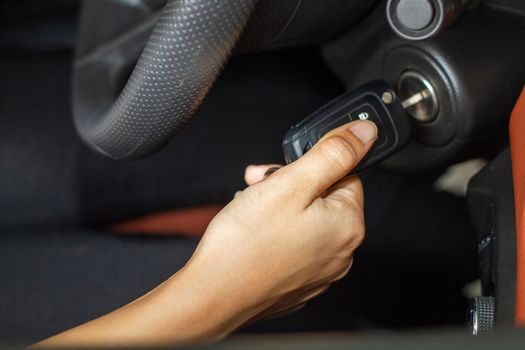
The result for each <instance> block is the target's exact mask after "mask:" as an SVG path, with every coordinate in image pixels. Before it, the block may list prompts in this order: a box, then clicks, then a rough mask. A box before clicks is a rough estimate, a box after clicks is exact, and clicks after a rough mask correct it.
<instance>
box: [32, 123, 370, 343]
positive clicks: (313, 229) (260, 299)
mask: <svg viewBox="0 0 525 350" xmlns="http://www.w3.org/2000/svg"><path fill="white" fill-rule="evenodd" d="M376 139H377V128H376V127H375V125H374V124H373V123H371V122H369V121H358V122H353V123H350V124H347V125H345V126H342V127H340V128H338V129H335V130H333V131H331V132H330V133H329V134H327V135H326V136H325V137H324V138H323V139H322V140H321V141H320V142H319V143H318V144H317V145H315V146H314V147H313V148H312V150H310V151H309V152H308V153H307V154H306V155H305V156H303V157H302V158H301V159H299V160H298V161H296V162H294V163H292V164H290V165H288V166H285V167H281V168H280V169H279V170H278V171H276V172H275V173H273V174H272V175H271V176H269V177H268V178H265V173H266V172H267V170H268V169H269V168H272V167H275V165H263V166H250V167H248V168H247V169H246V174H245V178H246V181H247V183H248V184H249V185H250V186H249V187H248V188H247V189H246V190H244V191H243V192H241V193H239V194H238V195H237V196H236V197H235V199H234V200H233V201H232V202H230V203H229V204H228V205H227V206H226V207H225V208H224V209H223V210H222V211H221V212H220V213H219V214H218V215H217V216H216V217H215V218H214V219H213V221H212V222H211V224H210V225H209V227H208V228H207V230H206V233H205V235H204V236H203V238H202V240H201V242H200V244H199V246H198V247H197V249H196V251H195V253H194V255H193V257H192V258H191V259H190V261H189V262H188V263H187V264H186V266H185V267H183V268H182V269H181V270H179V271H178V272H177V273H176V274H174V275H173V276H172V277H171V278H170V279H168V280H167V281H165V282H164V283H163V284H161V285H160V286H158V287H157V288H155V289H154V290H152V291H151V292H149V293H148V294H146V295H144V296H143V297H141V298H139V299H137V300H135V301H134V302H132V303H130V304H128V305H126V306H124V307H122V308H120V309H118V310H116V311H114V312H112V313H110V314H108V315H105V316H103V317H100V318H98V319H96V320H94V321H91V322H88V323H86V324H83V325H81V326H78V327H76V328H73V329H71V330H69V331H66V332H64V333H62V334H59V335H56V336H54V337H52V338H50V339H47V340H44V341H43V342H41V343H38V344H36V345H35V346H36V347H121V346H122V347H124V346H125V347H129V346H155V345H173V344H187V343H196V342H213V341H217V340H220V339H222V338H224V337H225V336H227V335H229V334H231V333H232V332H234V331H235V330H236V329H238V328H240V327H242V326H243V325H245V324H247V323H250V322H253V321H255V320H258V319H263V318H269V317H276V316H279V315H281V314H285V313H289V312H293V311H295V310H298V309H300V308H301V307H303V306H304V305H305V303H306V302H308V301H309V300H311V299H312V298H315V297H316V296H318V295H320V294H322V293H324V292H325V291H326V290H327V289H328V287H329V286H330V284H331V283H333V282H335V281H337V280H339V279H341V278H343V277H344V276H345V275H346V274H347V273H348V271H349V269H350V267H351V265H352V257H353V254H354V251H355V249H356V248H357V247H358V246H359V245H360V244H361V242H362V241H363V239H364V216H363V189H362V186H361V182H360V180H359V178H358V177H357V176H352V177H346V178H345V176H346V175H347V174H348V173H349V172H350V171H351V170H352V169H353V168H354V167H355V166H356V165H357V164H358V163H359V161H360V160H361V159H362V158H363V157H364V155H365V154H366V153H367V152H368V151H369V150H370V148H371V146H372V144H373V142H374V141H375V140H376Z"/></svg>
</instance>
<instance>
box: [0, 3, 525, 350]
mask: <svg viewBox="0 0 525 350" xmlns="http://www.w3.org/2000/svg"><path fill="white" fill-rule="evenodd" d="M524 38H525V2H524V1H520V0H89V1H87V0H86V1H81V0H41V1H34V0H33V1H30V0H5V1H2V2H1V3H0V281H1V282H0V343H2V344H5V347H6V348H7V347H8V346H11V344H16V345H17V346H18V345H20V346H27V345H30V344H32V343H34V342H36V341H39V340H42V339H44V338H47V337H50V336H52V335H54V334H57V333H59V332H62V331H64V330H67V329H70V328H72V327H74V326H76V325H79V324H82V323H85V322H87V321H89V320H92V319H94V318H96V317H98V316H101V315H104V314H106V313H108V312H110V311H112V310H115V309H116V308H118V307H121V306H122V305H125V304H127V303H129V302H130V301H132V300H134V299H136V298H137V297H139V296H141V295H143V294H145V293H146V292H148V291H149V290H151V289H152V288H154V287H155V286H157V285H158V284H159V283H161V282H162V281H164V280H166V279H167V278H168V277H169V276H170V275H171V274H173V273H174V272H175V271H177V270H178V269H180V268H181V267H182V266H184V264H185V263H186V262H187V261H188V259H189V258H190V257H191V256H192V254H193V251H194V250H195V248H196V246H197V244H198V242H199V239H200V238H201V236H202V234H203V233H204V231H205V229H206V227H207V225H208V223H209V222H210V220H211V219H212V218H213V217H214V216H215V215H216V214H217V213H218V212H219V211H220V210H221V209H222V208H223V207H224V206H225V205H226V204H227V203H228V202H230V201H231V200H232V199H233V198H234V196H235V193H236V192H237V191H241V190H243V189H245V188H246V184H245V182H244V179H243V174H244V169H245V168H246V166H248V165H250V164H275V163H277V164H279V163H290V162H292V161H295V160H296V159H298V158H299V157H301V156H302V155H303V154H304V153H306V152H308V151H309V149H310V148H311V147H312V146H313V145H314V144H315V143H316V142H317V141H318V140H319V138H320V137H322V136H323V135H324V134H325V133H326V132H327V130H329V129H333V128H334V127H335V126H337V125H342V123H343V122H348V121H350V120H357V119H371V120H373V121H374V122H376V124H378V125H379V126H378V128H379V131H380V135H384V136H383V138H381V139H380V140H381V145H378V146H377V147H376V148H374V149H373V151H372V153H371V154H370V155H369V156H368V158H365V160H364V161H363V163H361V166H360V167H359V168H358V169H357V170H356V173H359V176H360V177H361V179H362V181H363V186H364V191H365V192H364V193H365V221H366V239H365V241H364V243H363V245H362V246H361V247H360V248H359V249H358V250H357V251H356V255H355V259H354V260H355V261H354V263H353V267H352V270H351V271H350V273H349V274H348V276H347V277H345V278H344V279H342V280H341V281H339V282H337V283H336V284H334V285H333V286H332V287H331V288H330V290H329V291H328V292H327V293H325V294H324V295H322V296H320V297H319V298H316V299H314V300H313V301H311V302H309V303H308V305H307V306H306V307H305V308H304V309H302V310H300V311H298V312H296V313H293V314H291V315H288V316H284V317H281V318H277V319H270V320H265V321H258V322H255V323H252V324H249V325H247V326H246V327H244V328H242V329H241V330H240V331H239V332H238V333H236V334H235V335H233V336H232V337H231V338H229V339H226V340H225V341H223V342H221V343H219V344H216V345H212V346H211V347H215V348H218V349H222V348H225V349H235V348H247V347H249V348H256V349H257V348H261V349H262V348H265V349H266V348H276V349H277V348H283V349H285V348H286V349H291V348H305V349H306V348H309V349H318V348H319V349H321V348H322V349H339V348H350V347H355V348H357V349H361V348H362V349H368V348H370V349H371V348H381V349H382V348H385V349H386V348H388V349H396V348H399V349H411V348H421V346H424V347H425V348H429V349H431V348H434V347H435V348H436V349H438V348H439V349H442V348H443V347H445V346H446V347H447V348H463V349H470V348H472V349H474V348H475V349H485V348H486V349H493V348H495V347H497V346H500V347H504V348H509V349H511V348H516V349H519V348H523V346H524V344H525V334H524V333H523V332H522V331H521V330H520V328H521V327H522V326H525V90H524V84H525V39H524ZM166 43H169V44H166ZM348 118H349V119H348Z"/></svg>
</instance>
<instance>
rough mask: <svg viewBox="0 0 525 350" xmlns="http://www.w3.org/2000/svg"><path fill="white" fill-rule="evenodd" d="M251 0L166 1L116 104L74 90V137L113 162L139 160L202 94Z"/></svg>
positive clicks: (164, 139)
mask: <svg viewBox="0 0 525 350" xmlns="http://www.w3.org/2000/svg"><path fill="white" fill-rule="evenodd" d="M257 2H258V0H169V1H168V2H167V3H166V5H165V7H164V8H163V10H162V13H161V14H160V17H159V19H158V21H157V23H156V25H155V27H154V30H153V33H152V34H151V36H150V38H149V40H148V42H147V44H146V47H145V48H144V50H143V52H142V54H141V56H140V58H139V60H138V63H137V65H136V66H135V68H134V70H133V72H132V74H131V76H130V77H129V80H128V82H127V84H126V85H125V87H124V89H123V90H122V92H121V93H120V95H119V96H118V97H117V98H116V100H114V101H113V98H112V97H111V95H108V94H104V92H103V91H98V89H93V88H92V87H91V88H89V87H84V86H74V91H75V92H74V94H75V95H74V97H73V98H74V122H75V126H76V128H77V131H78V133H79V134H80V136H81V138H82V139H83V140H84V141H85V142H86V143H87V144H88V145H90V146H91V147H92V148H93V149H95V150H97V151H98V152H100V153H102V154H105V155H107V156H109V157H111V158H115V159H132V158H140V157H144V156H146V155H148V154H150V153H152V152H154V151H155V150H157V149H159V148H161V147H162V146H164V145H165V144H166V143H168V142H169V140H170V139H171V138H172V137H173V136H174V135H175V134H176V133H178V132H179V131H181V130H182V129H183V128H184V126H185V125H186V124H187V123H188V121H189V120H190V119H191V117H192V116H193V114H194V112H195V111H196V109H197V108H198V107H199V105H200V104H201V102H202V100H203V99H204V97H205V96H206V94H207V93H208V91H209V89H210V88H211V86H212V85H213V83H214V81H215V80H216V78H217V76H218V75H219V73H220V71H221V69H222V68H223V66H224V64H225V62H226V61H227V60H228V58H229V56H230V54H231V52H232V50H233V48H234V46H235V44H236V42H237V40H238V39H239V37H240V35H241V33H242V32H243V30H244V28H245V26H246V24H247V22H248V19H249V18H250V15H251V14H252V12H253V10H254V8H255V5H256V3H257ZM82 74H90V72H89V71H83V73H82ZM77 80H78V79H74V81H75V82H76V81H77ZM80 81H82V79H80Z"/></svg>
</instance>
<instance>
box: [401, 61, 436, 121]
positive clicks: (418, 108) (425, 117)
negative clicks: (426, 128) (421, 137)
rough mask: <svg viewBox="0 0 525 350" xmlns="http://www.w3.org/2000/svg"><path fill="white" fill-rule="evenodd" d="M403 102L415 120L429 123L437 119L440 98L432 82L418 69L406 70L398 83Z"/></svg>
mask: <svg viewBox="0 0 525 350" xmlns="http://www.w3.org/2000/svg"><path fill="white" fill-rule="evenodd" d="M397 91H398V93H399V98H400V100H401V101H403V102H402V103H401V104H402V106H403V108H404V109H405V110H406V112H407V114H408V115H409V116H411V117H412V118H414V119H415V120H417V121H419V122H423V123H429V122H432V121H434V120H435V119H436V117H437V115H438V112H439V100H438V97H437V94H436V91H435V90H434V87H433V86H432V84H431V83H430V82H429V81H428V80H427V79H426V78H425V77H424V76H423V75H421V74H420V73H418V72H416V71H406V72H404V73H403V74H401V77H399V82H398V84H397Z"/></svg>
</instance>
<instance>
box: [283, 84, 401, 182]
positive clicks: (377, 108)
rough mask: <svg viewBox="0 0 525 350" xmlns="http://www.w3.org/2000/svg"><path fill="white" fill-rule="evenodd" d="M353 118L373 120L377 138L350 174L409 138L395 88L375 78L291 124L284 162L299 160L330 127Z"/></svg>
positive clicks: (395, 148) (335, 126)
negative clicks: (295, 123) (292, 125)
mask: <svg viewBox="0 0 525 350" xmlns="http://www.w3.org/2000/svg"><path fill="white" fill-rule="evenodd" d="M355 120H370V121H372V122H374V123H375V124H376V125H377V128H378V139H377V140H376V141H375V143H374V146H373V147H372V149H371V150H370V151H369V152H368V154H367V155H366V156H365V158H364V159H363V160H362V161H361V162H360V163H359V165H358V166H357V167H356V168H355V169H354V170H353V171H352V172H351V174H353V173H358V172H360V171H363V170H365V169H367V168H368V167H370V166H372V165H374V164H376V163H378V162H381V161H382V160H384V159H386V158H387V157H389V156H391V155H392V154H393V153H395V152H397V151H399V150H400V149H401V148H403V147H404V146H405V145H406V144H407V142H408V140H409V138H410V122H409V120H408V116H407V115H406V113H405V110H404V109H403V106H402V104H401V102H400V101H399V98H398V96H397V94H396V92H395V90H394V89H393V88H392V86H390V84H388V83H387V82H385V81H381V80H377V81H372V82H370V83H368V84H365V85H363V86H361V87H360V88H358V89H357V90H354V91H351V92H347V93H345V94H343V95H341V96H339V97H337V98H335V99H334V100H332V101H330V102H328V103H327V104H326V105H324V106H323V107H321V108H320V109H318V110H317V111H315V112H314V113H313V114H311V115H310V116H308V117H307V118H305V119H304V120H302V121H301V122H300V123H299V124H297V125H295V126H294V127H292V129H290V130H289V131H288V132H287V133H286V135H285V137H284V140H283V150H284V156H285V160H286V162H287V163H291V162H294V161H296V160H297V159H299V158H300V157H301V156H303V155H304V154H305V153H306V152H308V151H309V150H310V149H311V148H312V147H313V146H314V145H315V144H316V143H317V142H318V141H319V140H320V139H321V138H322V137H323V136H324V135H325V134H327V133H328V132H329V131H330V130H333V129H335V128H337V127H339V126H342V125H344V124H347V123H349V122H351V121H355Z"/></svg>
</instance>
